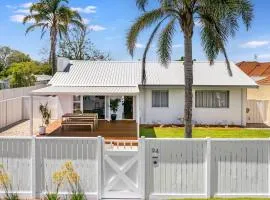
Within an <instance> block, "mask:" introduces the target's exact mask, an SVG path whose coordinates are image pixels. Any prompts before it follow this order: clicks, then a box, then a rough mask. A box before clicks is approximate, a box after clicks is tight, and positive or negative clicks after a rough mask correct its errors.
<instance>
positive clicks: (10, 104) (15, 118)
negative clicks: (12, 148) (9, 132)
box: [0, 96, 59, 129]
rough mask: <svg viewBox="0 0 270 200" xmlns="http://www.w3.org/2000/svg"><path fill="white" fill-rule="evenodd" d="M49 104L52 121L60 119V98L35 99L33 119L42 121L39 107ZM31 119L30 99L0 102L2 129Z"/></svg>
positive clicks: (20, 98)
mask: <svg viewBox="0 0 270 200" xmlns="http://www.w3.org/2000/svg"><path fill="white" fill-rule="evenodd" d="M46 103H48V107H49V109H50V110H51V112H52V115H51V119H58V117H59V116H58V111H59V110H58V105H59V100H58V97H42V96H35V97H33V118H34V119H40V118H41V115H40V112H39V105H40V104H46ZM27 119H30V97H29V96H23V97H16V98H12V99H6V100H3V101H0V129H1V128H5V127H6V126H9V125H12V124H14V123H16V122H19V121H21V120H27Z"/></svg>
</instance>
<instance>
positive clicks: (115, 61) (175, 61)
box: [70, 60, 235, 65]
mask: <svg viewBox="0 0 270 200" xmlns="http://www.w3.org/2000/svg"><path fill="white" fill-rule="evenodd" d="M70 62H71V63H72V62H93V63H95V62H101V63H106V62H107V63H140V62H142V61H141V60H137V61H136V60H130V61H129V60H70ZM193 62H194V63H209V65H210V62H209V61H205V60H201V61H200V60H199V61H198V60H197V61H193ZM225 62H226V61H221V60H220V61H215V62H214V64H215V63H225ZM146 63H159V64H161V63H160V61H154V60H150V61H146ZM169 63H184V61H179V60H172V61H170V62H169ZM230 63H234V62H233V61H230ZM234 64H235V63H234Z"/></svg>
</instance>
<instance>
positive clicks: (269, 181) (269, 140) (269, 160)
mask: <svg viewBox="0 0 270 200" xmlns="http://www.w3.org/2000/svg"><path fill="white" fill-rule="evenodd" d="M268 197H270V138H268Z"/></svg>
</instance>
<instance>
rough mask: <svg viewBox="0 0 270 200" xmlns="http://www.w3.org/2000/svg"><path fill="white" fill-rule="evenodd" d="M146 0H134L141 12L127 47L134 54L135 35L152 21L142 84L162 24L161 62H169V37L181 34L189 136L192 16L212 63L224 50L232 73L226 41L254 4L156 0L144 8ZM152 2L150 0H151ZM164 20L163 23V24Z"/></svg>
mask: <svg viewBox="0 0 270 200" xmlns="http://www.w3.org/2000/svg"><path fill="white" fill-rule="evenodd" d="M149 2H150V1H149V0H136V3H137V7H138V8H139V9H141V10H143V11H144V13H143V14H142V15H141V16H140V17H139V18H138V19H137V20H136V21H135V23H134V24H133V25H132V26H131V28H130V30H129V32H128V35H127V47H128V51H129V53H130V54H131V55H132V56H133V54H134V49H135V44H136V41H137V38H138V35H139V34H140V33H141V32H142V31H143V30H144V29H146V28H148V27H150V26H151V25H155V28H154V29H153V32H152V33H151V35H150V38H149V40H148V42H147V44H146V48H145V51H144V54H143V60H142V65H143V73H142V84H145V81H146V75H145V61H146V56H147V52H148V50H149V48H150V45H151V43H152V42H153V40H154V37H155V36H156V35H157V34H158V32H159V29H161V28H162V30H161V32H160V34H159V38H158V50H157V53H158V55H159V58H160V62H161V63H162V64H164V65H168V63H169V61H170V59H171V52H172V38H173V36H174V34H175V32H176V31H181V32H182V33H183V36H184V75H185V112H184V113H185V114H184V121H185V137H192V124H191V121H192V85H193V57H192V37H193V31H194V23H195V19H196V20H199V22H200V25H201V27H200V36H201V42H202V46H203V48H204V51H205V53H206V56H207V57H208V59H209V61H210V63H211V64H212V63H213V61H214V60H215V58H216V57H217V56H218V54H219V53H222V54H224V56H225V60H226V63H227V68H228V73H229V75H231V76H232V71H231V68H230V63H229V60H228V56H227V53H226V49H225V46H226V42H227V41H228V39H229V37H230V36H234V35H235V33H236V31H237V30H238V28H239V24H238V22H239V18H242V20H243V23H244V25H245V26H246V27H247V28H249V27H250V24H251V21H252V18H253V7H252V5H251V3H250V1H249V0H158V1H157V5H159V7H158V8H156V9H153V10H150V11H146V10H145V8H146V6H147V5H148V4H149ZM151 2H152V1H151ZM163 23H166V25H165V26H164V27H163Z"/></svg>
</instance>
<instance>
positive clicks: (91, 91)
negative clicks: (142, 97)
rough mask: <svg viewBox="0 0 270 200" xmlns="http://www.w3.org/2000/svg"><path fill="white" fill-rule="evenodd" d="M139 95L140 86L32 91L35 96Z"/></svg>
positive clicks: (46, 88) (57, 88) (60, 87)
mask: <svg viewBox="0 0 270 200" xmlns="http://www.w3.org/2000/svg"><path fill="white" fill-rule="evenodd" d="M137 93H139V88H138V86H128V87H107V86H102V87H98V86H97V87H62V86H49V87H45V88H41V89H38V90H34V91H32V94H33V95H59V94H73V95H74V94H77V95H85V94H87V95H127V94H130V95H132V94H137Z"/></svg>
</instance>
